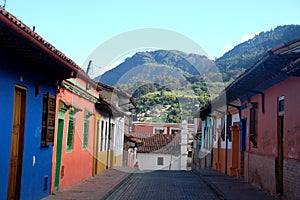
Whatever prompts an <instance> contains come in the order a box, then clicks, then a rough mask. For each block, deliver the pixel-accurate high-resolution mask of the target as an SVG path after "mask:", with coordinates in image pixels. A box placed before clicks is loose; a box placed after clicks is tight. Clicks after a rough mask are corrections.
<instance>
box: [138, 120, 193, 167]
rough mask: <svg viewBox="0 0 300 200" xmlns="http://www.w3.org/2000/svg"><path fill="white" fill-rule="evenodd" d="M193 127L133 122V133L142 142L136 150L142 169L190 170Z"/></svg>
mask: <svg viewBox="0 0 300 200" xmlns="http://www.w3.org/2000/svg"><path fill="white" fill-rule="evenodd" d="M192 132H193V125H191V124H190V125H188V124H187V123H186V122H183V123H182V124H175V123H139V122H134V123H133V133H134V135H135V137H138V138H139V139H140V140H141V141H142V145H141V146H139V147H138V148H137V161H138V164H139V168H140V170H189V169H190V167H191V161H192V158H191V152H192V144H191V133H192Z"/></svg>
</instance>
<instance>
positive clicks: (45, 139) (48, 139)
mask: <svg viewBox="0 0 300 200" xmlns="http://www.w3.org/2000/svg"><path fill="white" fill-rule="evenodd" d="M55 107H56V99H55V96H53V95H50V94H49V93H45V94H44V96H43V117H42V138H41V145H42V146H49V145H53V143H54V130H55Z"/></svg>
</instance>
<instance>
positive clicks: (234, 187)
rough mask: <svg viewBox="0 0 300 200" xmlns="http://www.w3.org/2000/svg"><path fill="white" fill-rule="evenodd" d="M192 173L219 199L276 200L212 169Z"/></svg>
mask: <svg viewBox="0 0 300 200" xmlns="http://www.w3.org/2000/svg"><path fill="white" fill-rule="evenodd" d="M193 172H194V173H196V174H197V175H199V176H200V178H201V179H202V180H203V181H204V182H205V183H206V184H207V185H208V186H209V187H210V188H211V189H212V190H214V191H215V192H216V193H217V195H218V196H219V197H220V199H226V200H227V199H231V200H253V199H259V200H278V198H276V197H274V196H271V195H270V194H267V193H266V192H264V191H262V190H259V189H258V188H256V187H254V186H252V185H250V184H248V183H247V182H245V181H242V180H239V179H237V178H236V177H232V176H228V175H226V174H223V173H221V172H217V171H215V170H212V169H194V170H193Z"/></svg>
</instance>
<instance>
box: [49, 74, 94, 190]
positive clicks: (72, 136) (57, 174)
mask: <svg viewBox="0 0 300 200" xmlns="http://www.w3.org/2000/svg"><path fill="white" fill-rule="evenodd" d="M98 98H99V91H98V90H97V85H96V84H95V83H94V82H93V80H91V79H88V78H79V77H78V78H73V79H68V80H65V81H62V82H61V86H60V89H59V93H58V94H57V105H58V106H57V131H56V137H55V138H56V139H55V143H54V148H53V164H52V172H53V173H52V184H51V186H52V187H51V188H52V191H57V190H61V189H63V188H65V187H68V186H70V185H73V184H75V183H77V182H79V181H82V180H84V179H86V178H89V177H91V176H92V169H93V145H94V133H95V121H96V118H95V103H96V102H97V101H98Z"/></svg>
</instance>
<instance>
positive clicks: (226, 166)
mask: <svg viewBox="0 0 300 200" xmlns="http://www.w3.org/2000/svg"><path fill="white" fill-rule="evenodd" d="M299 50H300V38H298V39H295V40H293V41H290V42H287V43H284V44H282V45H280V46H278V47H275V48H273V49H271V50H269V51H268V52H267V53H266V54H265V55H264V56H263V57H262V58H260V59H259V60H258V61H257V62H256V63H255V64H254V65H253V66H252V67H251V68H249V69H248V70H247V71H246V72H245V73H244V74H242V75H241V76H239V77H238V78H237V79H236V80H235V81H234V82H232V83H231V84H230V85H229V86H228V87H226V89H225V91H223V93H221V95H220V96H219V97H217V98H216V99H214V100H213V101H212V102H211V103H210V104H209V105H207V106H206V107H204V108H202V109H201V111H200V116H201V118H202V119H203V125H202V126H203V128H202V132H203V133H202V134H203V136H202V139H203V140H204V141H203V143H204V144H205V142H206V140H208V141H211V146H212V150H211V151H210V154H211V153H212V152H213V153H212V154H213V163H212V167H213V168H214V169H215V170H218V171H221V172H224V173H226V174H229V175H233V176H237V177H239V178H243V179H245V180H246V181H248V182H249V183H251V184H253V185H255V186H257V187H259V188H261V189H263V190H266V191H269V192H270V193H271V194H273V195H281V196H283V198H285V199H300V190H299V189H300V188H299V187H300V186H299V185H300V184H299V180H300V175H299V174H300V145H298V143H299V141H300V128H299V127H300V126H299V124H300V106H299V102H300V93H299V85H300V77H299V76H300V51H299ZM224 100H225V101H224ZM224 102H225V104H224ZM210 138H212V139H211V140H210Z"/></svg>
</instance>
